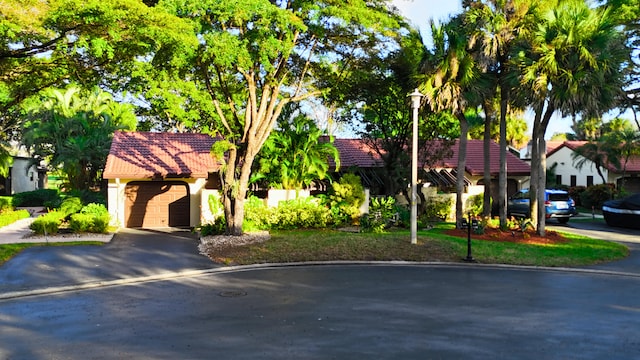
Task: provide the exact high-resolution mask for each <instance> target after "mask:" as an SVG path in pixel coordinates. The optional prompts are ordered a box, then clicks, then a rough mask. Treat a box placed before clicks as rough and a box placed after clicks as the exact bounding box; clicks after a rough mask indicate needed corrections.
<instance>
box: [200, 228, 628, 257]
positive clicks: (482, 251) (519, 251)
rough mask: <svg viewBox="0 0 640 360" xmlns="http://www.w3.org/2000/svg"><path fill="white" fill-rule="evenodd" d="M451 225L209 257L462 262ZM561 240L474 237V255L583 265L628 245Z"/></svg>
mask: <svg viewBox="0 0 640 360" xmlns="http://www.w3.org/2000/svg"><path fill="white" fill-rule="evenodd" d="M452 228H453V225H452V224H441V225H438V226H436V227H435V228H433V229H431V230H425V231H419V232H418V244H417V245H411V244H410V241H409V238H410V235H409V231H408V230H402V231H392V232H389V233H385V234H365V233H348V232H341V231H334V230H323V231H319V230H298V231H274V232H272V233H271V239H270V240H268V241H266V242H264V243H258V244H252V245H244V246H237V247H223V248H217V249H215V251H211V252H210V253H209V256H210V257H211V258H212V260H214V261H215V262H218V263H223V264H240V265H246V264H257V263H277V262H299V261H326V260H351V261H358V260H362V261H371V260H378V261H389V260H405V261H446V262H461V261H462V259H463V258H464V257H466V255H467V239H466V238H460V237H454V236H451V235H447V234H445V231H446V230H447V229H452ZM562 235H563V236H564V237H565V238H566V239H567V241H565V242H562V243H558V244H544V245H541V244H521V243H511V242H497V241H487V240H473V235H472V252H473V257H474V258H475V260H477V262H479V263H487V264H512V265H533V266H584V265H592V264H597V263H602V262H608V261H613V260H618V259H622V258H624V257H626V256H628V254H629V249H628V248H627V247H626V246H624V245H621V244H617V243H613V242H609V241H602V240H594V239H590V238H586V237H582V236H577V235H571V234H562Z"/></svg>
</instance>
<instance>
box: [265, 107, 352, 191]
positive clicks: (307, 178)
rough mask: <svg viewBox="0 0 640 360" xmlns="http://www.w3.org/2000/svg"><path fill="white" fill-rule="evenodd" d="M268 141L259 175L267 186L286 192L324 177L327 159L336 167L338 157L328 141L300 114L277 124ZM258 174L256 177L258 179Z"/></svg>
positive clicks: (326, 174)
mask: <svg viewBox="0 0 640 360" xmlns="http://www.w3.org/2000/svg"><path fill="white" fill-rule="evenodd" d="M280 127H281V129H280V130H281V131H275V132H273V133H272V134H271V136H270V137H269V138H268V140H267V142H266V143H265V145H264V146H263V150H262V151H261V153H260V159H259V160H258V163H259V164H260V171H259V173H260V174H262V176H264V177H266V178H267V179H268V180H269V182H270V185H272V186H274V185H275V186H277V185H276V184H279V185H282V187H283V188H284V189H286V190H300V189H302V188H304V187H308V186H309V185H311V183H312V182H314V181H316V180H323V179H325V178H327V176H328V173H329V159H330V158H331V159H333V161H334V163H335V164H336V169H339V168H340V154H339V153H338V149H336V147H335V146H333V144H332V139H331V138H329V137H328V136H325V133H324V132H323V131H322V130H320V129H319V128H318V126H317V125H316V124H315V123H314V122H313V120H311V119H309V118H308V117H306V116H304V115H298V116H295V117H294V118H293V122H292V123H286V124H281V125H280ZM260 176H261V175H258V177H260Z"/></svg>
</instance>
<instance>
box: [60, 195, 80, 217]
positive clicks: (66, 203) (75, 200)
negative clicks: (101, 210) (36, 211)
mask: <svg viewBox="0 0 640 360" xmlns="http://www.w3.org/2000/svg"><path fill="white" fill-rule="evenodd" d="M80 210H82V199H80V198H79V197H75V196H71V197H67V198H65V199H64V200H63V201H62V203H61V204H60V211H61V212H63V213H64V214H65V215H64V216H65V217H66V216H69V215H71V214H75V213H77V212H79V211H80Z"/></svg>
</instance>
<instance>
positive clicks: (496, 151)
mask: <svg viewBox="0 0 640 360" xmlns="http://www.w3.org/2000/svg"><path fill="white" fill-rule="evenodd" d="M459 145H460V140H456V142H455V144H454V145H453V146H452V147H451V156H448V157H446V158H444V159H443V160H442V162H441V163H440V164H441V166H442V167H445V168H452V169H455V168H456V167H457V166H458V154H459V153H460V147H459ZM489 153H490V154H491V155H490V171H491V175H495V176H497V175H498V173H499V172H500V146H499V145H498V144H496V143H495V142H493V141H492V142H491V145H490V147H489ZM466 158H467V162H466V166H465V169H466V171H467V172H468V173H469V174H471V175H474V176H479V175H482V174H484V141H483V140H467V156H466ZM507 174H508V175H511V176H526V175H530V174H531V165H529V164H528V163H527V162H525V161H523V160H521V159H520V158H519V157H517V156H515V155H514V154H513V153H511V152H510V151H507Z"/></svg>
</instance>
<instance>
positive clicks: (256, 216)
mask: <svg viewBox="0 0 640 360" xmlns="http://www.w3.org/2000/svg"><path fill="white" fill-rule="evenodd" d="M271 223H272V209H270V208H269V207H267V205H266V204H265V203H264V201H262V199H260V198H258V197H256V196H250V197H249V198H248V199H247V200H246V201H245V202H244V222H243V224H242V229H243V230H244V231H252V230H268V229H269V228H270V227H271Z"/></svg>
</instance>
